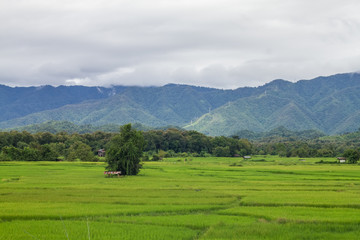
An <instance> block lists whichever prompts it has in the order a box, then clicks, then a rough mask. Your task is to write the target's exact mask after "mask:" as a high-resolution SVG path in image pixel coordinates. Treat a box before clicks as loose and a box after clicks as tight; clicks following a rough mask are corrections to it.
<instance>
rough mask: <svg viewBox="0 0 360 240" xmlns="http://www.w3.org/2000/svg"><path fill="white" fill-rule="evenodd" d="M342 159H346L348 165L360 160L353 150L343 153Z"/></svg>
mask: <svg viewBox="0 0 360 240" xmlns="http://www.w3.org/2000/svg"><path fill="white" fill-rule="evenodd" d="M344 157H346V159H347V160H348V161H349V163H357V162H358V161H359V159H360V152H359V151H358V150H355V149H347V150H346V151H345V152H344Z"/></svg>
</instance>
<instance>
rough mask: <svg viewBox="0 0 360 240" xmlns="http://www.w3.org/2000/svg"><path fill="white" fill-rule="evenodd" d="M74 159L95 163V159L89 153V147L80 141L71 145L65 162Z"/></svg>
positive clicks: (90, 152) (91, 153)
mask: <svg viewBox="0 0 360 240" xmlns="http://www.w3.org/2000/svg"><path fill="white" fill-rule="evenodd" d="M76 159H79V160H80V161H83V162H93V161H97V158H96V157H95V156H94V154H93V152H92V151H91V147H90V146H88V145H87V144H85V143H83V142H80V141H77V142H75V143H74V144H72V145H71V147H70V149H69V153H68V155H67V157H66V160H68V161H75V160H76Z"/></svg>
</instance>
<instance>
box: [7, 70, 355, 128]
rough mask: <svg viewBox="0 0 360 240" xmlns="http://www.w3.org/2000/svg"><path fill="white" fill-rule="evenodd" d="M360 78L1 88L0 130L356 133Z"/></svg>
mask: <svg viewBox="0 0 360 240" xmlns="http://www.w3.org/2000/svg"><path fill="white" fill-rule="evenodd" d="M359 93H360V74H357V73H352V74H337V75H334V76H329V77H318V78H315V79H313V80H301V81H298V82H296V83H292V82H288V81H285V80H274V81H272V82H270V83H267V84H265V85H263V86H260V87H255V88H250V87H246V88H239V89H235V90H221V89H213V88H205V87H195V86H188V85H177V84H168V85H165V86H163V87H124V86H114V87H111V88H97V87H83V86H69V87H65V86H60V87H51V86H44V87H39V88H36V87H29V88H10V87H6V86H2V85H0V100H1V101H0V110H1V112H2V115H0V128H11V127H17V126H24V125H28V124H34V123H41V122H44V121H49V120H57V121H71V122H74V123H78V124H93V125H104V124H124V123H128V122H132V123H134V122H138V123H141V124H144V125H147V126H154V127H156V126H165V125H177V126H187V128H188V129H195V130H198V131H201V132H204V133H207V134H211V135H231V134H234V133H236V132H238V131H240V130H243V129H248V130H251V131H268V130H271V129H273V128H276V127H278V126H285V127H287V128H289V129H291V130H305V129H317V130H320V131H323V132H325V133H328V134H329V133H331V134H334V133H341V132H344V131H353V130H356V129H358V128H359V125H360V122H359V121H360V117H359V112H360V94H359Z"/></svg>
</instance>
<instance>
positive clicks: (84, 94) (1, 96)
mask: <svg viewBox="0 0 360 240" xmlns="http://www.w3.org/2000/svg"><path fill="white" fill-rule="evenodd" d="M110 93H111V90H109V89H106V88H97V87H84V86H70V87H66V86H60V87H52V86H43V87H16V88H11V87H7V86H3V85H0V100H1V103H0V112H1V113H2V114H0V121H5V120H10V119H14V118H18V117H22V116H26V115H28V114H31V113H34V112H39V111H44V110H49V109H54V108H59V107H61V106H64V105H67V104H75V103H80V102H83V101H85V100H90V99H102V98H107V97H108V95H109V94H110Z"/></svg>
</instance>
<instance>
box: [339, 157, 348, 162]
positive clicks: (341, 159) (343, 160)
mask: <svg viewBox="0 0 360 240" xmlns="http://www.w3.org/2000/svg"><path fill="white" fill-rule="evenodd" d="M337 160H339V163H346V157H337Z"/></svg>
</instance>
